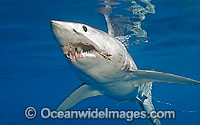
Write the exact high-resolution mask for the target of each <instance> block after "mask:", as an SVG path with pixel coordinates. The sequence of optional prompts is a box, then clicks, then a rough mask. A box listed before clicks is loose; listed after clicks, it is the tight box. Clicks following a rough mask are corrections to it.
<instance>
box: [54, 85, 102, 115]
mask: <svg viewBox="0 0 200 125" xmlns="http://www.w3.org/2000/svg"><path fill="white" fill-rule="evenodd" d="M98 95H102V94H101V93H100V92H99V91H98V90H96V89H95V88H93V87H92V86H90V85H87V84H85V83H83V84H82V85H81V86H80V87H78V88H77V89H76V90H75V91H74V92H72V93H71V94H70V95H69V96H68V97H67V98H66V99H65V100H64V101H63V102H62V104H61V105H60V106H59V107H58V109H57V111H65V110H68V109H69V108H71V107H73V106H74V105H76V104H77V103H79V102H80V101H82V100H84V99H86V98H89V97H93V96H98Z"/></svg>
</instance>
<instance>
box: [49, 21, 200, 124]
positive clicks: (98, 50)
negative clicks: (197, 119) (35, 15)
mask: <svg viewBox="0 0 200 125" xmlns="http://www.w3.org/2000/svg"><path fill="white" fill-rule="evenodd" d="M51 23H52V30H53V32H54V34H55V36H56V37H57V39H58V41H59V43H60V45H61V47H62V49H63V52H64V54H65V55H66V57H67V59H68V60H69V61H70V62H71V64H72V65H73V66H74V67H75V69H77V70H78V72H77V74H78V76H79V77H80V79H81V80H82V81H83V84H82V85H81V86H80V87H79V88H77V89H76V90H75V91H74V92H73V93H71V94H70V95H69V96H68V97H67V98H66V99H65V100H64V102H63V103H62V104H61V105H60V106H59V107H58V109H57V110H62V111H65V110H68V109H69V108H71V107H73V106H74V105H76V104H77V103H78V102H80V101H81V100H84V99H86V98H89V97H94V96H99V95H106V96H109V97H111V98H113V99H116V100H118V101H119V102H121V101H130V102H136V101H137V100H139V102H140V105H141V106H142V108H143V110H145V111H147V114H148V113H150V112H151V111H153V110H155V109H154V107H153V104H152V98H151V87H152V82H154V81H158V82H168V83H180V84H190V85H195V84H199V83H200V82H198V81H195V80H192V79H189V78H184V77H181V76H177V75H173V74H168V73H161V72H156V71H148V70H138V69H137V67H136V65H135V63H134V61H133V59H132V57H131V56H130V55H129V53H128V52H127V50H126V48H125V47H124V45H123V44H122V43H121V42H120V41H118V40H117V39H115V38H114V37H113V36H112V34H111V35H109V34H108V33H105V32H103V31H100V30H98V29H95V28H92V27H90V26H88V25H85V24H80V23H72V22H63V21H51ZM110 30H112V29H110ZM150 120H151V121H152V123H153V124H157V125H159V124H160V121H159V119H150Z"/></svg>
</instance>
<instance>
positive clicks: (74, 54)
mask: <svg viewBox="0 0 200 125" xmlns="http://www.w3.org/2000/svg"><path fill="white" fill-rule="evenodd" d="M62 50H63V52H64V54H65V55H66V57H67V59H68V60H70V61H75V60H79V59H82V58H84V57H91V58H96V55H95V54H94V53H95V52H97V50H96V49H95V47H94V46H93V45H90V44H88V43H83V42H77V43H73V44H72V43H71V44H67V45H65V46H63V47H62Z"/></svg>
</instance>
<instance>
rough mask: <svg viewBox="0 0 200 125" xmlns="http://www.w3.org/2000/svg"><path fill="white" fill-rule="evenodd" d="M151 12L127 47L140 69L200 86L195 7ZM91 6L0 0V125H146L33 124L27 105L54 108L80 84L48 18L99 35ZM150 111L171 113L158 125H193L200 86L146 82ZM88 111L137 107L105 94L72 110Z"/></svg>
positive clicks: (199, 25) (165, 0) (86, 2)
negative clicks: (138, 40) (142, 33)
mask: <svg viewBox="0 0 200 125" xmlns="http://www.w3.org/2000/svg"><path fill="white" fill-rule="evenodd" d="M151 3H152V4H153V5H155V14H147V15H146V19H145V20H143V21H142V28H143V29H145V30H146V32H147V34H148V35H147V39H148V42H146V43H142V44H134V45H132V46H129V47H128V51H129V53H130V54H131V55H132V57H133V59H134V60H135V62H136V64H137V66H138V68H139V69H148V70H156V71H161V72H167V73H173V74H177V75H181V76H185V77H189V78H192V79H195V80H198V81H200V66H199V64H200V8H199V6H200V1H198V0H158V1H157V0H152V1H151ZM99 7H102V5H100V4H99V1H98V0H59V1H56V0H48V1H47V0H44V1H41V0H33V1H30V0H28V1H27V0H0V58H1V60H0V125H12V124H22V125H23V124H24V125H35V124H44V125H47V124H48V125H51V124H52V125H54V124H57V125H67V124H68V125H69V124H88V125H93V124H96V125H97V124H98V125H102V124H119V125H121V124H135V125H138V124H145V125H146V124H149V125H151V122H150V121H149V120H141V119H139V120H134V121H133V122H126V121H125V120H115V119H113V120H105V119H104V120H75V119H72V120H58V119H56V120H52V119H48V120H44V119H42V118H41V117H40V116H39V115H38V117H36V118H35V119H33V120H28V119H26V117H25V116H24V110H25V109H26V107H28V106H34V107H35V108H36V109H37V110H38V111H39V110H40V109H41V108H43V107H49V108H50V109H52V110H55V109H56V108H57V107H58V106H59V104H60V103H61V102H62V101H63V100H64V99H65V98H66V97H67V96H68V95H69V94H70V93H71V92H72V91H73V90H74V89H75V88H76V87H78V86H79V85H80V84H81V83H82V82H81V81H80V80H79V79H78V78H77V77H76V75H75V74H74V72H73V69H72V68H71V66H70V64H69V62H68V61H67V60H66V58H65V57H64V55H63V53H62V51H61V49H60V46H59V44H58V42H57V41H56V39H55V38H54V35H53V33H52V31H51V26H50V20H52V19H55V20H63V21H72V22H80V23H85V24H88V25H90V26H92V27H95V28H97V29H100V30H103V31H106V30H107V27H106V23H105V20H104V17H103V16H102V15H101V14H100V13H98V12H97V11H96V8H99ZM152 94H153V103H154V106H155V108H156V110H175V111H176V119H175V120H161V123H162V124H163V125H168V124H173V125H175V124H182V125H187V124H191V125H198V124H200V85H196V86H190V85H178V84H167V83H154V84H153V90H152ZM88 107H91V108H95V107H98V108H99V109H102V110H103V109H104V108H105V107H109V109H110V110H111V109H112V110H123V109H125V110H131V109H133V110H141V108H140V107H139V105H138V104H132V103H124V104H120V105H119V106H117V101H116V100H113V99H110V98H109V97H106V96H99V97H94V98H90V99H87V100H84V101H82V102H81V103H79V104H77V105H76V106H74V107H73V108H72V110H86V109H87V108H88Z"/></svg>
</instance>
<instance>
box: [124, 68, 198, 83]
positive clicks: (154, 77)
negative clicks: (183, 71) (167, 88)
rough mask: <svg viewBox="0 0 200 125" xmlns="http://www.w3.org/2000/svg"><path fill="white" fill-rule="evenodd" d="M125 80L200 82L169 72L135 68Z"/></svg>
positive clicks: (141, 81)
mask: <svg viewBox="0 0 200 125" xmlns="http://www.w3.org/2000/svg"><path fill="white" fill-rule="evenodd" d="M126 78H127V80H128V79H130V80H134V81H135V83H136V82H137V83H138V84H144V83H148V82H168V83H179V84H186V85H196V84H200V82H199V81H195V80H192V79H189V78H185V77H182V76H178V75H173V74H169V73H163V72H156V71H149V70H135V71H130V72H129V76H128V77H126Z"/></svg>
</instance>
